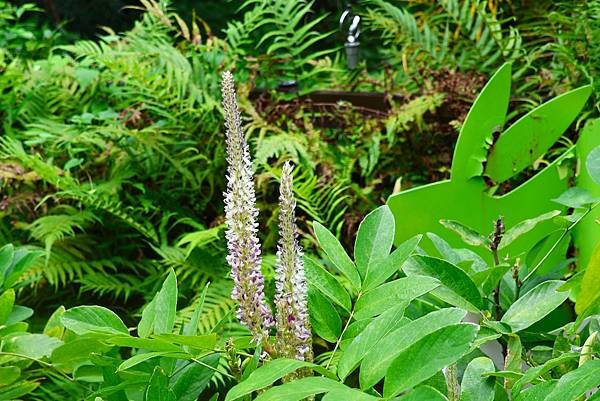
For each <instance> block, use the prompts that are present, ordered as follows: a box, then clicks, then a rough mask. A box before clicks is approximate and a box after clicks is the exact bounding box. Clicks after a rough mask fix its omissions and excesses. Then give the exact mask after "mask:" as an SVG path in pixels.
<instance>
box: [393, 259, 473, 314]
mask: <svg viewBox="0 0 600 401" xmlns="http://www.w3.org/2000/svg"><path fill="white" fill-rule="evenodd" d="M402 268H403V270H404V272H405V273H406V275H407V276H426V277H431V278H434V279H436V280H439V281H440V282H441V283H442V285H443V287H440V288H438V289H436V290H434V291H433V294H434V295H435V296H437V297H438V298H440V299H442V300H444V301H445V302H448V303H450V304H452V305H454V306H458V307H461V308H465V309H468V310H470V311H472V312H477V311H478V310H480V309H483V300H482V298H481V294H480V292H479V290H478V289H477V286H476V285H475V283H474V282H473V280H472V279H471V278H470V277H469V276H468V275H467V273H465V272H464V271H463V270H462V269H460V268H459V267H457V266H455V265H453V264H452V263H450V262H447V261H445V260H443V259H438V258H433V257H431V256H424V255H416V256H414V257H412V258H411V259H409V260H408V261H407V262H406V263H405V264H404V265H403V266H402Z"/></svg>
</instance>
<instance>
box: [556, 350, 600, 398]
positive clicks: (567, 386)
mask: <svg viewBox="0 0 600 401" xmlns="http://www.w3.org/2000/svg"><path fill="white" fill-rule="evenodd" d="M596 386H600V360H592V361H588V362H586V363H584V364H583V365H582V366H580V367H579V368H577V369H575V370H573V371H571V372H569V373H567V374H566V375H564V376H563V377H561V378H560V380H559V381H558V383H557V384H556V387H555V388H554V390H553V391H552V392H551V393H550V394H549V395H548V396H547V397H546V398H544V401H572V400H575V399H577V398H579V397H580V396H582V395H583V394H585V392H586V391H588V390H590V389H592V388H594V387H596Z"/></svg>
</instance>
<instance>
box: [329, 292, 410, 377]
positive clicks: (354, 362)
mask: <svg viewBox="0 0 600 401" xmlns="http://www.w3.org/2000/svg"><path fill="white" fill-rule="evenodd" d="M406 306H408V302H403V303H401V304H399V305H397V306H395V307H393V308H391V309H389V310H387V311H385V312H384V313H382V314H381V315H379V316H378V317H376V318H375V319H373V320H372V321H371V322H370V323H369V324H368V325H367V327H365V329H364V330H363V331H362V332H361V333H359V334H358V335H357V336H356V337H355V338H354V340H353V341H352V343H350V345H348V347H347V348H346V349H345V350H344V353H343V354H342V357H341V359H340V361H339V363H338V376H339V377H340V379H342V381H343V380H344V379H346V377H348V375H349V374H350V373H352V371H353V370H354V369H356V367H357V366H358V365H359V363H360V361H361V360H362V359H363V358H364V356H365V355H367V353H368V352H369V351H371V350H372V349H373V348H375V347H377V346H378V344H379V341H380V340H381V339H382V338H384V337H385V336H386V335H388V334H389V333H390V332H391V331H393V330H395V329H397V328H398V326H399V323H400V322H401V321H402V320H401V319H402V317H403V316H404V310H405V309H406Z"/></svg>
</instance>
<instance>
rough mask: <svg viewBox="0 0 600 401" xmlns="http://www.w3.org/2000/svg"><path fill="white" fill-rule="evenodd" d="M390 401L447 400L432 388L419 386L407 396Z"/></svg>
mask: <svg viewBox="0 0 600 401" xmlns="http://www.w3.org/2000/svg"><path fill="white" fill-rule="evenodd" d="M392 401H448V399H447V398H446V397H444V395H443V394H442V393H440V392H439V391H437V390H436V389H434V388H433V387H429V386H420V387H417V388H416V389H414V390H413V391H411V392H410V393H408V394H407V395H405V396H402V397H398V398H394V399H393V400H392Z"/></svg>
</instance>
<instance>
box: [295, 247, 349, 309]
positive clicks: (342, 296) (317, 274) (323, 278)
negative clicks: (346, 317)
mask: <svg viewBox="0 0 600 401" xmlns="http://www.w3.org/2000/svg"><path fill="white" fill-rule="evenodd" d="M304 267H305V269H306V279H307V280H308V282H309V283H310V284H311V285H312V286H313V287H315V288H316V289H318V290H319V291H320V292H321V294H323V295H325V296H326V297H327V298H329V299H330V300H331V301H333V302H335V303H336V304H337V305H339V306H341V307H342V308H344V309H345V310H346V311H348V312H350V308H351V307H352V305H351V301H350V295H348V292H347V291H346V290H345V289H344V287H343V286H342V285H341V284H340V283H339V281H338V280H337V279H336V278H335V277H334V276H333V275H331V274H330V273H329V272H328V271H327V270H325V269H324V268H323V267H322V266H320V265H319V264H318V263H317V262H316V261H314V260H313V259H311V258H310V257H308V256H306V255H304Z"/></svg>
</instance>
